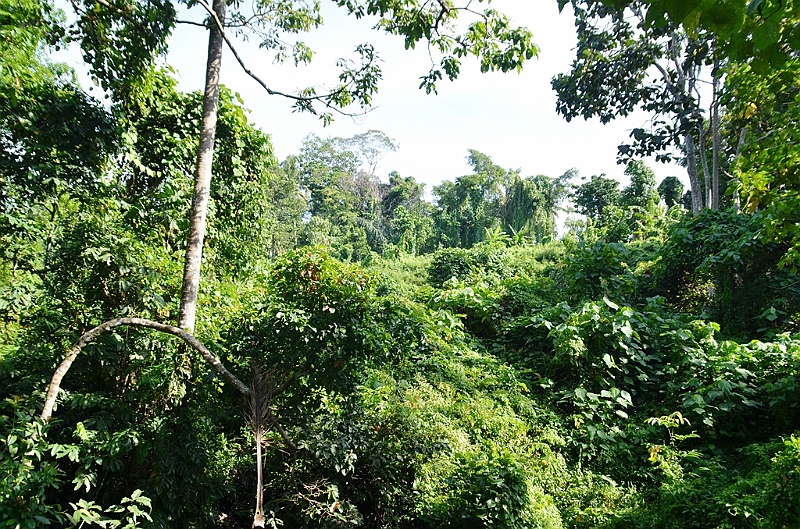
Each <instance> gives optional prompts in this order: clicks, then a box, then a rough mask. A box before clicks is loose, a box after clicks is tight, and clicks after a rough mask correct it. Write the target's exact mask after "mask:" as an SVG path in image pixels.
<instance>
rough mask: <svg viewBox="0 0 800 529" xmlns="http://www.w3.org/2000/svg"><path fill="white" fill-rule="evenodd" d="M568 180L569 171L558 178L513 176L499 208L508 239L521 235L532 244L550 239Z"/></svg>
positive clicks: (570, 173)
mask: <svg viewBox="0 0 800 529" xmlns="http://www.w3.org/2000/svg"><path fill="white" fill-rule="evenodd" d="M572 176H573V173H572V172H569V171H568V172H567V173H565V174H564V175H562V176H561V177H559V178H551V177H549V176H545V175H541V174H540V175H536V176H528V177H525V178H520V176H519V174H516V173H515V174H513V176H512V182H511V183H510V184H509V188H508V191H507V193H506V200H505V204H504V207H503V210H504V218H503V220H504V224H505V226H504V227H505V229H507V230H508V231H509V233H508V235H516V234H519V233H523V232H525V233H529V234H530V235H531V236H532V237H533V239H534V240H535V241H536V242H545V241H547V240H548V239H551V238H552V237H554V236H555V228H556V212H557V210H558V205H559V203H560V202H561V201H562V200H563V199H564V198H565V197H566V195H567V190H568V188H569V186H568V181H569V179H570V178H572Z"/></svg>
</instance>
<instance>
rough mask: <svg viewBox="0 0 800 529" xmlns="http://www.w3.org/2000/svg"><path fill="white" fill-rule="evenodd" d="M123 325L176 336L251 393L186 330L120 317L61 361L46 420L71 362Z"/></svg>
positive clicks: (90, 333)
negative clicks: (87, 348)
mask: <svg viewBox="0 0 800 529" xmlns="http://www.w3.org/2000/svg"><path fill="white" fill-rule="evenodd" d="M123 325H128V326H131V327H145V328H149V329H154V330H156V331H159V332H163V333H166V334H171V335H173V336H177V337H179V338H181V339H183V341H184V342H186V343H187V344H188V345H190V346H191V347H192V348H193V349H194V350H196V351H198V352H199V353H200V354H201V355H202V356H203V358H204V359H205V360H206V361H207V362H208V363H209V364H211V366H212V367H213V368H214V369H215V370H216V371H217V373H219V374H220V375H222V377H223V378H225V379H226V380H227V381H228V382H230V383H232V384H233V385H234V386H236V389H238V390H239V392H240V393H242V394H244V395H249V394H250V388H248V387H247V385H246V384H244V383H242V381H241V380H239V379H238V378H236V376H235V375H234V374H233V373H231V372H230V371H228V370H227V369H226V368H225V366H224V365H222V362H220V361H219V359H218V358H217V357H216V356H214V355H213V354H211V352H210V351H209V350H208V349H207V348H206V346H205V345H203V344H202V343H200V340H198V339H197V338H195V337H194V336H192V335H191V334H189V333H188V332H186V331H184V330H183V329H179V328H178V327H173V326H172V325H166V324H164V323H158V322H156V321H151V320H146V319H143V318H118V319H115V320H110V321H107V322H105V323H101V324H100V325H98V326H97V327H95V328H94V329H91V330H89V331H87V332H85V333H84V334H83V336H81V337H80V338H79V339H78V341H77V342H76V343H75V345H73V346H72V348H71V349H70V350H69V352H68V353H67V356H66V357H65V358H64V360H63V361H62V362H61V364H60V365H59V366H58V368H57V369H56V371H55V373H53V378H52V379H51V380H50V385H49V386H48V388H47V397H46V398H45V401H44V406H43V407H42V413H41V415H40V417H41V419H42V420H43V421H48V420H49V419H50V418H51V417H52V415H53V407H54V406H55V402H56V396H58V390H59V389H60V387H61V380H62V379H63V378H64V376H65V375H66V374H67V371H69V368H70V367H71V366H72V363H73V362H74V361H75V359H76V358H77V357H78V354H79V353H80V352H81V351H82V350H83V349H84V348H85V347H86V346H87V345H89V344H90V343H91V342H93V341H94V340H95V338H97V337H98V336H99V335H100V334H102V333H105V332H109V331H111V330H112V329H114V328H116V327H120V326H123Z"/></svg>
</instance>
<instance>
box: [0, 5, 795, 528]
mask: <svg viewBox="0 0 800 529" xmlns="http://www.w3.org/2000/svg"><path fill="white" fill-rule="evenodd" d="M335 3H336V4H337V5H338V6H339V7H340V8H342V9H344V10H346V11H347V12H348V13H350V14H352V15H353V16H355V17H357V18H361V17H362V16H363V15H366V14H369V15H374V16H376V17H377V18H378V20H379V23H378V25H377V27H376V29H377V30H379V31H386V32H389V33H390V34H395V35H398V36H399V38H402V39H404V41H405V44H406V46H407V47H414V46H416V45H418V44H419V45H425V46H429V47H430V49H431V50H432V55H431V56H432V58H433V59H432V63H431V69H430V71H428V72H421V75H422V77H421V88H423V89H426V90H428V91H430V92H433V91H435V88H436V84H437V83H438V82H440V81H442V80H443V78H444V77H448V78H449V79H451V80H452V79H455V78H456V77H457V76H458V73H459V71H460V68H461V62H462V60H463V59H464V58H465V57H466V56H468V55H472V56H474V57H477V59H478V64H479V65H480V68H481V69H482V70H484V71H489V70H501V71H508V70H515V69H519V68H521V67H522V66H523V63H524V62H525V61H526V60H528V59H530V58H532V57H533V56H534V55H535V54H536V53H537V48H536V46H535V44H534V43H533V40H532V38H533V37H532V36H531V35H530V32H528V31H527V30H526V29H525V28H518V27H514V26H513V25H512V24H511V23H510V22H509V20H508V19H507V18H506V17H505V16H504V15H503V14H501V13H499V12H497V11H495V10H493V9H491V5H489V4H487V3H481V2H478V3H477V4H475V3H473V4H469V5H464V6H459V5H456V4H453V3H452V2H450V1H449V0H446V1H441V2H436V3H425V4H421V5H420V4H419V3H417V2H413V1H410V0H337V1H336V2H335ZM566 3H567V2H566V1H565V0H559V4H560V5H561V6H562V7H564V6H565V5H566ZM570 3H571V4H572V8H573V11H574V13H575V25H576V32H577V35H578V47H577V48H576V57H575V61H574V63H573V64H572V65H571V67H570V69H569V70H568V71H566V72H564V73H563V74H561V75H558V76H557V77H555V78H554V79H553V87H554V89H555V91H556V93H557V95H558V107H557V110H558V112H560V113H561V114H562V115H563V116H564V117H565V118H566V119H574V118H577V117H583V118H591V117H598V118H599V119H601V120H604V121H608V120H611V119H614V118H615V117H616V116H619V115H626V114H628V113H630V112H633V111H634V110H636V109H644V110H647V111H649V112H651V113H652V114H653V116H654V119H653V121H652V123H651V124H649V125H648V126H647V127H642V128H638V129H635V130H634V131H633V132H632V134H631V138H630V142H628V143H626V144H624V145H620V147H619V151H618V155H619V160H620V162H621V166H620V172H623V173H624V175H625V177H626V181H628V182H629V183H628V184H626V185H621V184H620V183H619V181H618V180H617V179H615V178H613V177H612V176H609V175H581V174H580V173H579V171H578V170H571V171H568V172H566V173H565V174H563V175H542V174H526V173H523V172H521V171H520V170H513V169H506V168H503V167H501V166H498V165H497V164H495V163H494V162H493V161H492V158H491V155H490V154H485V153H482V152H480V151H478V150H470V151H469V152H468V153H465V154H466V155H467V160H468V162H469V165H470V167H471V172H470V173H469V174H465V175H462V176H460V177H458V178H456V179H454V180H453V181H443V182H441V183H440V184H439V185H436V186H434V187H432V188H431V189H426V187H425V185H424V184H423V183H421V182H419V181H417V180H416V179H415V178H414V176H413V175H401V174H399V173H397V172H392V173H391V174H389V175H388V178H382V177H381V176H380V175H378V174H376V167H377V162H378V161H379V160H380V159H381V157H382V156H383V155H384V154H385V153H386V152H389V151H391V150H393V149H396V147H397V146H396V143H395V141H394V140H393V139H392V138H391V137H390V136H388V135H386V134H385V133H383V132H380V131H374V130H372V131H367V132H364V133H361V134H358V135H356V136H353V137H350V138H337V137H319V136H316V135H309V136H308V137H307V138H306V140H305V141H304V143H303V145H302V147H301V148H300V149H299V151H298V152H297V153H295V154H293V155H291V156H288V157H286V158H285V159H284V160H278V159H276V157H275V156H274V154H273V151H272V147H271V140H270V137H269V136H268V135H266V134H264V133H263V132H262V131H261V130H259V129H258V128H257V127H255V126H254V125H253V124H251V123H249V122H248V119H247V110H246V106H245V102H243V101H242V100H241V99H240V98H239V96H237V95H236V93H235V92H234V91H232V90H231V89H229V88H227V87H225V85H224V83H221V82H220V79H219V76H218V74H215V73H214V72H215V71H217V72H218V66H219V60H220V56H221V55H220V53H221V50H222V47H223V46H228V47H229V48H230V49H231V50H235V46H236V38H239V37H243V36H244V35H245V34H247V35H248V36H249V37H250V38H258V39H260V41H261V42H262V47H263V48H265V53H266V52H269V51H271V52H273V53H274V54H275V56H276V57H277V59H278V60H294V61H297V62H305V61H308V60H310V58H311V56H312V50H309V49H308V48H307V46H305V45H304V44H302V42H300V41H294V42H292V39H294V38H295V36H297V35H299V34H302V33H304V32H306V31H310V30H313V29H314V28H315V27H317V26H319V25H320V24H322V19H321V17H320V16H319V5H318V4H315V3H307V2H295V1H290V0H286V1H283V0H281V1H274V0H258V1H257V2H255V3H254V4H253V5H252V9H251V8H247V9H251V10H250V11H246V10H244V7H243V6H241V5H240V4H238V3H232V4H231V5H230V6H228V5H225V2H222V1H219V0H218V1H217V2H214V3H213V5H208V4H206V3H205V2H203V1H200V2H199V3H198V2H188V3H186V4H183V7H185V8H190V9H195V10H202V11H203V12H205V13H207V14H209V16H208V21H207V26H208V30H209V35H210V40H209V61H208V62H209V66H208V70H207V71H208V72H209V73H208V75H207V85H206V89H205V90H204V91H203V93H183V92H181V91H179V90H178V89H177V83H176V81H175V79H174V78H173V77H172V73H171V72H170V71H169V70H165V69H161V68H158V67H157V66H156V64H157V59H158V57H159V56H161V55H162V54H163V53H164V52H165V51H166V49H167V48H168V44H169V39H168V37H169V34H170V31H171V30H172V28H173V27H174V25H175V24H176V23H179V21H178V19H177V16H176V11H177V9H178V7H180V6H179V5H178V4H173V3H171V2H169V1H158V2H153V1H150V2H139V1H136V0H110V1H105V0H103V1H95V0H81V1H76V2H73V3H72V4H71V9H73V10H74V12H73V13H72V15H71V16H72V17H74V19H75V22H74V23H67V22H66V20H67V17H66V16H65V14H64V13H63V12H61V11H60V10H59V9H56V8H55V7H54V6H53V5H52V4H50V3H48V2H47V1H45V0H13V1H12V0H0V144H1V145H2V150H0V179H2V182H0V376H1V377H2V379H1V380H2V382H3V384H2V386H3V387H2V390H1V391H2V403H0V527H8V528H17V527H19V528H35V527H41V526H44V525H50V526H54V527H70V526H87V527H89V526H95V527H111V528H115V527H119V528H122V527H175V528H185V527H247V526H251V525H252V526H253V527H343V526H345V527H349V526H352V527H358V526H363V527H374V528H383V527H398V528H403V527H408V528H412V527H413V528H417V527H431V528H438V527H463V528H474V527H489V526H492V527H503V528H506V527H507V528H517V527H518V528H536V527H540V528H562V527H576V528H577V527H606V528H611V527H619V528H623V527H624V528H628V527H641V528H660V527H707V528H721V527H736V528H748V527H753V528H760V527H766V528H793V527H798V526H800V419H799V418H800V412H799V410H798V407H799V406H800V336H798V334H797V333H798V332H800V312H798V307H800V281H799V280H798V275H797V267H798V266H800V253H798V252H800V218H798V215H800V180H798V172H797V168H798V163H797V162H798V159H799V158H800V147H798V145H799V144H800V143H798V137H797V136H798V134H800V132H799V131H800V127H798V126H797V117H798V114H797V113H798V97H800V95H799V94H800V75H798V73H800V72H798V65H799V64H800V62H799V61H800V57H798V49H799V48H800V26H798V18H799V17H800V7H795V6H794V5H793V3H792V2H787V1H781V2H779V1H773V0H760V1H759V0H753V1H750V2H735V1H728V2H714V3H711V2H685V1H680V2H679V1H669V0H664V1H658V2H655V1H647V0H633V1H627V0H626V1H616V0H615V1H611V0H607V1H595V0H573V1H572V2H570ZM226 9H227V10H228V11H227V12H226ZM68 43H77V44H79V45H80V47H81V50H82V53H83V57H84V59H85V61H86V63H87V64H88V67H89V69H90V71H91V73H92V75H93V76H94V77H95V78H96V79H97V80H98V82H99V83H100V84H101V85H102V86H103V88H104V90H105V91H106V93H107V94H108V99H107V100H105V101H103V102H101V101H98V100H97V99H95V98H94V97H92V96H91V95H89V93H88V92H86V91H85V90H84V89H83V88H82V87H81V86H80V85H79V84H78V82H77V81H76V76H75V74H74V72H73V71H72V70H70V68H68V67H67V66H65V65H63V64H59V63H56V62H53V61H52V60H51V59H50V58H49V55H48V53H49V51H50V50H52V49H53V48H57V47H60V46H64V45H67V44H68ZM357 51H358V57H359V58H358V59H357V60H354V61H352V62H343V63H342V64H341V66H342V67H343V71H342V73H341V76H340V77H339V84H336V85H334V87H333V89H331V90H330V91H329V92H325V93H321V92H318V91H317V90H316V89H313V88H309V89H306V90H302V91H300V92H297V93H281V92H279V91H278V90H277V89H275V88H274V87H269V86H268V85H267V84H266V83H263V81H261V82H262V84H263V85H264V88H265V97H268V96H269V97H286V98H288V101H287V103H288V104H291V105H295V107H296V109H297V110H298V111H305V112H313V113H316V114H317V115H319V116H320V117H321V119H323V120H326V121H329V120H330V119H334V118H335V117H336V115H337V113H339V114H348V113H353V112H358V111H360V109H363V108H367V107H368V106H369V104H370V102H371V97H372V95H373V94H374V92H375V90H377V89H378V87H379V81H380V77H381V75H380V64H379V62H377V61H375V56H374V54H373V50H372V49H371V48H370V47H369V46H368V45H364V46H362V47H360V48H359V50H357ZM215 65H216V66H215ZM527 67H535V64H534V65H528V66H527ZM215 68H216V70H215ZM707 75H710V79H711V81H710V82H709V84H710V91H709V90H706V89H703V90H701V89H699V84H701V83H703V82H705V81H704V79H707V77H705V76H707ZM709 95H710V100H708V98H709ZM649 155H656V156H657V157H659V159H661V160H666V159H677V160H679V161H680V162H681V163H682V164H683V165H684V166H685V167H686V171H687V174H686V176H687V177H688V178H687V179H688V182H689V186H688V188H687V189H684V185H683V183H682V182H683V180H682V179H680V178H677V177H675V176H672V177H667V178H665V179H663V180H662V181H660V182H658V181H657V180H656V177H655V175H654V173H653V170H652V168H651V167H648V165H647V164H646V163H645V162H643V161H642V159H643V158H644V157H646V156H649ZM204 175H205V176H204ZM565 212H568V213H565ZM560 219H562V220H563V219H567V220H566V221H563V222H562V220H560ZM559 223H563V224H564V225H563V226H561V227H559ZM192 263H194V264H192ZM201 265H202V266H201Z"/></svg>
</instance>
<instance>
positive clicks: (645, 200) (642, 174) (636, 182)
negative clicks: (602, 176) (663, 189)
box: [621, 160, 658, 210]
mask: <svg viewBox="0 0 800 529" xmlns="http://www.w3.org/2000/svg"><path fill="white" fill-rule="evenodd" d="M625 176H627V177H628V178H630V183H629V184H628V185H627V186H625V189H623V190H622V196H621V203H622V205H623V206H628V207H630V206H635V207H638V208H641V209H645V210H649V209H651V208H653V207H654V206H655V205H656V204H657V203H658V191H656V175H655V173H654V172H653V170H652V169H650V168H649V167H647V165H645V163H644V162H643V161H642V160H632V161H631V162H630V163H628V165H627V166H626V167H625Z"/></svg>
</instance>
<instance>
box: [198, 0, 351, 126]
mask: <svg viewBox="0 0 800 529" xmlns="http://www.w3.org/2000/svg"><path fill="white" fill-rule="evenodd" d="M197 3H198V4H200V5H201V6H202V7H203V9H205V10H206V12H207V13H208V14H209V16H210V17H211V19H212V20H213V22H214V24H216V26H217V28H218V29H219V31H220V33H221V34H222V38H223V39H224V40H225V44H227V45H228V49H230V50H231V53H233V56H234V58H235V59H236V62H238V63H239V66H241V67H242V70H244V73H246V74H247V75H249V76H250V77H251V78H252V79H253V80H254V81H255V82H257V83H258V84H259V85H261V87H262V88H263V89H264V90H266V92H267V93H268V94H269V95H277V96H283V97H285V98H288V99H292V100H294V101H298V102H302V103H313V102H314V101H321V102H323V103H324V104H325V107H326V108H329V109H333V110H334V111H335V112H337V113H338V114H341V115H342V116H348V117H357V116H363V115H364V114H365V112H345V111H344V110H342V109H340V108H336V107H334V106H333V105H331V103H330V100H331V99H333V98H334V97H335V96H336V95H338V94H340V93H341V92H342V91H343V90H344V88H340V89H338V90H334V91H333V92H328V93H326V94H322V95H315V96H298V95H294V94H287V93H285V92H279V91H277V90H273V89H271V88H270V87H269V86H267V83H265V82H264V81H263V80H262V79H261V78H260V77H258V76H257V75H256V74H254V73H253V72H252V70H250V69H249V68H248V67H247V65H245V63H244V60H242V58H241V56H240V55H239V52H238V51H237V50H236V47H235V46H234V45H233V43H232V42H231V40H230V39H229V38H228V35H227V34H226V33H225V28H224V26H223V24H222V22H221V21H220V20H219V18H218V17H217V15H216V13H214V11H213V10H212V9H211V6H209V5H208V3H207V2H205V0H197ZM304 108H306V109H307V110H308V111H309V112H311V113H312V114H316V113H317V112H316V110H315V109H314V108H313V107H312V106H310V105H308V106H306V107H304Z"/></svg>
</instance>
